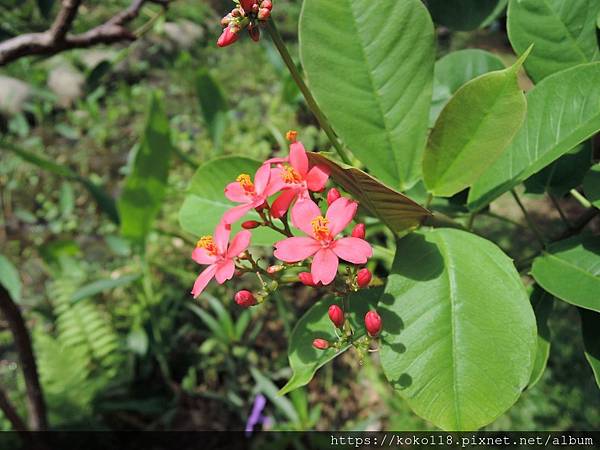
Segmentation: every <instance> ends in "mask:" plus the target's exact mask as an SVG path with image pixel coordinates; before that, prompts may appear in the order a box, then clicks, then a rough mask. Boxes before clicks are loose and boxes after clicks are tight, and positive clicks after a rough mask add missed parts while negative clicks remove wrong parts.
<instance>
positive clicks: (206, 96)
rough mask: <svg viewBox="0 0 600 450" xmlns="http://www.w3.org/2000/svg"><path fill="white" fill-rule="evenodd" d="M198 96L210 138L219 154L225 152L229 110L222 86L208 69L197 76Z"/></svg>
mask: <svg viewBox="0 0 600 450" xmlns="http://www.w3.org/2000/svg"><path fill="white" fill-rule="evenodd" d="M196 95H197V96H198V101H199V102H200V109H201V110H202V115H203V116H204V121H205V122H206V125H207V126H208V132H209V134H210V138H211V139H212V142H213V145H214V146H215V149H216V151H217V152H218V153H219V152H221V151H222V150H223V135H224V134H225V129H226V128H227V111H228V109H229V108H228V106H227V100H226V99H225V95H224V94H223V89H222V88H221V85H220V84H219V82H218V81H217V80H215V79H214V78H213V77H212V76H211V75H210V73H209V72H208V70H206V69H200V70H199V71H198V73H197V74H196Z"/></svg>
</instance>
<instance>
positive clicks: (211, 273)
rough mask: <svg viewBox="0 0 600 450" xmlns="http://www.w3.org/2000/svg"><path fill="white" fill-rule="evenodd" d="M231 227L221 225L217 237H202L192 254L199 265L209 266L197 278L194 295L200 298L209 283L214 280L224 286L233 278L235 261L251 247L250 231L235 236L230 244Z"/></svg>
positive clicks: (193, 290)
mask: <svg viewBox="0 0 600 450" xmlns="http://www.w3.org/2000/svg"><path fill="white" fill-rule="evenodd" d="M230 233H231V227H230V226H229V225H226V224H224V223H222V222H221V223H220V224H219V225H217V227H216V228H215V235H214V238H213V236H202V237H201V238H200V240H199V241H198V244H197V245H196V248H195V249H194V251H193V252H192V259H193V260H194V261H196V262H197V263H198V264H209V266H208V267H207V268H206V269H204V270H203V271H202V273H201V274H200V275H199V276H198V278H196V282H195V283H194V288H193V289H192V295H193V296H194V298H196V297H198V296H199V295H200V294H201V293H202V291H203V290H204V288H205V287H206V285H207V284H208V282H209V281H210V280H212V279H213V277H214V278H215V279H216V280H217V283H219V284H223V283H224V282H225V281H227V280H230V279H231V278H232V277H233V272H234V271H235V264H234V262H233V260H234V259H235V258H236V257H237V256H238V255H239V254H240V253H242V252H243V251H245V250H246V249H247V248H248V245H250V237H251V233H250V231H248V230H242V231H240V232H239V233H238V234H236V235H235V237H234V238H233V240H232V241H231V244H230V243H229V234H230Z"/></svg>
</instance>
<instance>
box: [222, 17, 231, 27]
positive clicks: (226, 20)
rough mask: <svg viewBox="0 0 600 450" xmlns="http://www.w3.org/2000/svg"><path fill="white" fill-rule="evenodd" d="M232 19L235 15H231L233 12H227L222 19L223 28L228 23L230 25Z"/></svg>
mask: <svg viewBox="0 0 600 450" xmlns="http://www.w3.org/2000/svg"><path fill="white" fill-rule="evenodd" d="M232 20H233V17H232V16H231V14H227V15H226V16H225V17H223V18H222V19H221V26H222V27H223V28H225V27H226V26H227V25H229V24H230V23H231V21H232Z"/></svg>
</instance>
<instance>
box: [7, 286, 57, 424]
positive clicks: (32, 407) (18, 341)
mask: <svg viewBox="0 0 600 450" xmlns="http://www.w3.org/2000/svg"><path fill="white" fill-rule="evenodd" d="M0 310H1V311H2V313H3V314H4V317H5V318H6V321H7V322H8V327H9V328H10V331H11V333H12V335H13V338H14V340H15V346H16V347H17V353H18V355H19V359H20V361H21V368H22V369H23V376H24V378H25V388H26V390H27V410H28V412H29V429H30V430H31V431H43V430H45V429H47V428H48V422H47V419H46V404H45V402H44V395H43V393H42V387H41V386H40V379H39V376H38V371H37V365H36V363H35V357H34V356H33V347H32V345H31V338H30V337H29V332H28V331H27V327H26V326H25V321H24V320H23V316H22V315H21V311H20V310H19V307H18V306H17V305H16V304H15V302H13V300H12V299H11V298H10V295H9V293H8V291H7V290H6V289H5V288H4V287H3V286H1V285H0Z"/></svg>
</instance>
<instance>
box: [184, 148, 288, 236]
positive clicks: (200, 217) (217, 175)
mask: <svg viewBox="0 0 600 450" xmlns="http://www.w3.org/2000/svg"><path fill="white" fill-rule="evenodd" d="M259 167H260V162H259V161H256V160H254V159H250V158H246V157H243V156H225V157H221V158H216V159H213V160H211V161H209V162H207V163H206V164H204V165H202V166H201V167H200V168H199V169H198V170H197V171H196V173H195V174H194V176H193V178H192V180H191V182H190V187H189V189H188V194H187V196H186V198H185V200H184V202H183V205H182V206H181V209H180V210H179V223H180V225H181V228H183V229H184V230H185V231H187V232H188V233H192V234H193V235H195V236H198V237H200V236H204V235H212V234H213V231H214V229H215V227H216V226H217V224H218V223H219V222H220V220H221V217H222V216H223V213H224V212H225V211H227V210H228V209H229V208H232V207H233V206H235V205H236V204H235V203H232V202H230V201H229V200H227V198H226V197H225V195H224V194H223V192H224V190H225V186H227V184H229V183H231V182H232V181H235V179H236V178H237V176H238V175H240V174H241V173H247V174H249V175H250V176H252V177H254V173H255V172H256V170H257V169H258V168H259ZM246 217H247V218H244V219H242V220H261V219H260V217H259V215H258V214H257V213H256V212H254V211H252V212H249V213H248V214H247V216H246ZM239 229H240V224H239V223H237V224H234V225H233V226H232V230H233V232H234V233H235V232H236V231H237V230H239ZM278 240H281V235H279V234H277V233H276V232H275V231H273V230H271V229H265V228H264V227H261V228H257V229H254V230H252V244H253V245H273V243H274V242H276V241H278Z"/></svg>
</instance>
